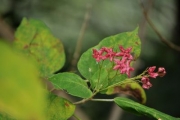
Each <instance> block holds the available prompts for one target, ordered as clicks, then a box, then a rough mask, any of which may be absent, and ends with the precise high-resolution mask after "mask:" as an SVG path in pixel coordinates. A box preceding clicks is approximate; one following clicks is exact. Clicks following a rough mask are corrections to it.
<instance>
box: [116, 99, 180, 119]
mask: <svg viewBox="0 0 180 120" xmlns="http://www.w3.org/2000/svg"><path fill="white" fill-rule="evenodd" d="M114 102H115V103H116V104H117V105H118V106H119V107H121V108H122V109H124V110H126V111H128V112H132V113H134V114H137V115H145V116H148V117H151V118H155V119H157V120H179V119H180V118H174V117H172V116H170V115H167V114H165V113H162V112H160V111H158V110H155V109H153V108H150V107H147V106H144V105H142V104H139V103H137V102H135V101H133V100H130V99H128V98H123V97H117V98H115V99H114Z"/></svg>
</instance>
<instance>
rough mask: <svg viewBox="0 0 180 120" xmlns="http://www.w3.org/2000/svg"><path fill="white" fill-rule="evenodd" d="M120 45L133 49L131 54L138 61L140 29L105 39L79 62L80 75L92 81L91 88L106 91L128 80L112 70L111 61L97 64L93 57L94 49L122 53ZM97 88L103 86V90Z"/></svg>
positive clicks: (124, 75) (123, 75) (84, 54)
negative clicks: (105, 49)
mask: <svg viewBox="0 0 180 120" xmlns="http://www.w3.org/2000/svg"><path fill="white" fill-rule="evenodd" d="M120 45H122V46H123V47H124V48H129V47H132V50H131V54H132V55H133V56H134V58H135V59H137V58H138V57H139V55H140V51H141V42H140V39H139V37H138V28H136V29H135V30H134V31H132V32H124V33H120V34H117V35H114V36H110V37H107V38H105V39H103V40H102V41H101V42H100V43H99V44H98V45H97V46H95V47H92V48H90V49H88V50H87V51H86V52H84V53H83V54H82V56H81V58H80V60H79V62H78V69H79V71H80V73H81V74H82V75H83V76H84V77H85V78H86V79H88V80H89V81H90V83H91V87H92V88H93V89H104V88H106V87H108V86H110V85H113V84H116V83H118V82H120V81H122V80H125V79H126V78H127V75H126V74H119V73H117V71H115V70H113V69H112V68H113V65H114V63H112V62H110V61H109V60H104V61H101V62H99V63H97V62H96V60H95V59H94V58H93V57H92V54H93V49H101V48H102V47H108V48H113V50H114V51H116V52H118V51H120V50H119V46H120ZM101 71H106V72H103V74H99V75H97V74H98V73H101ZM94 76H96V77H94ZM102 76H103V78H105V79H104V80H103V79H100V78H102ZM106 79H107V80H106ZM97 81H98V82H97ZM97 86H101V88H99V87H98V88H97Z"/></svg>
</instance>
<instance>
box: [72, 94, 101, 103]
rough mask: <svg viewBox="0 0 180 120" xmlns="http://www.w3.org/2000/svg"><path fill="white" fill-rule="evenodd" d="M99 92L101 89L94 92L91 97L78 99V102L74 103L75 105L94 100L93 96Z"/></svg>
mask: <svg viewBox="0 0 180 120" xmlns="http://www.w3.org/2000/svg"><path fill="white" fill-rule="evenodd" d="M98 92H99V91H96V92H94V93H93V95H92V96H91V97H90V98H86V99H82V100H80V101H78V102H75V103H73V104H74V105H77V104H81V103H85V102H87V101H89V100H92V98H93V97H94V96H95V95H96V94H97V93H98Z"/></svg>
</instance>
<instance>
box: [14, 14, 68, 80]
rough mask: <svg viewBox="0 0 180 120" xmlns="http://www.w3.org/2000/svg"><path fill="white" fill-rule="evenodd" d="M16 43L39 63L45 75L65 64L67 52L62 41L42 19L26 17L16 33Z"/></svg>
mask: <svg viewBox="0 0 180 120" xmlns="http://www.w3.org/2000/svg"><path fill="white" fill-rule="evenodd" d="M14 45H15V46H16V48H18V49H19V50H21V51H22V52H23V53H24V54H26V56H28V57H33V58H34V59H35V60H36V61H37V62H38V63H39V66H40V71H41V76H43V77H46V76H48V75H50V74H52V73H54V72H56V71H57V70H59V69H60V68H62V67H63V65H64V62H65V54H64V48H63V45H62V43H61V42H60V40H59V39H57V38H55V37H54V36H53V35H52V34H51V32H50V30H49V29H48V28H47V26H46V25H45V24H44V23H43V22H41V21H38V20H34V19H30V20H27V19H25V18H24V19H23V20H22V22H21V25H20V26H19V27H18V29H17V31H16V33H15V42H14Z"/></svg>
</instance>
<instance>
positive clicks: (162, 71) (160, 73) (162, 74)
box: [158, 67, 166, 77]
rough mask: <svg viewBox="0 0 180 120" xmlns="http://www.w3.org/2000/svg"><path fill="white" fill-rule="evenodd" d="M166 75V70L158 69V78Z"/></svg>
mask: <svg viewBox="0 0 180 120" xmlns="http://www.w3.org/2000/svg"><path fill="white" fill-rule="evenodd" d="M165 74H166V70H165V68H163V67H159V68H158V76H159V77H163V76H164V75H165Z"/></svg>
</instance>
